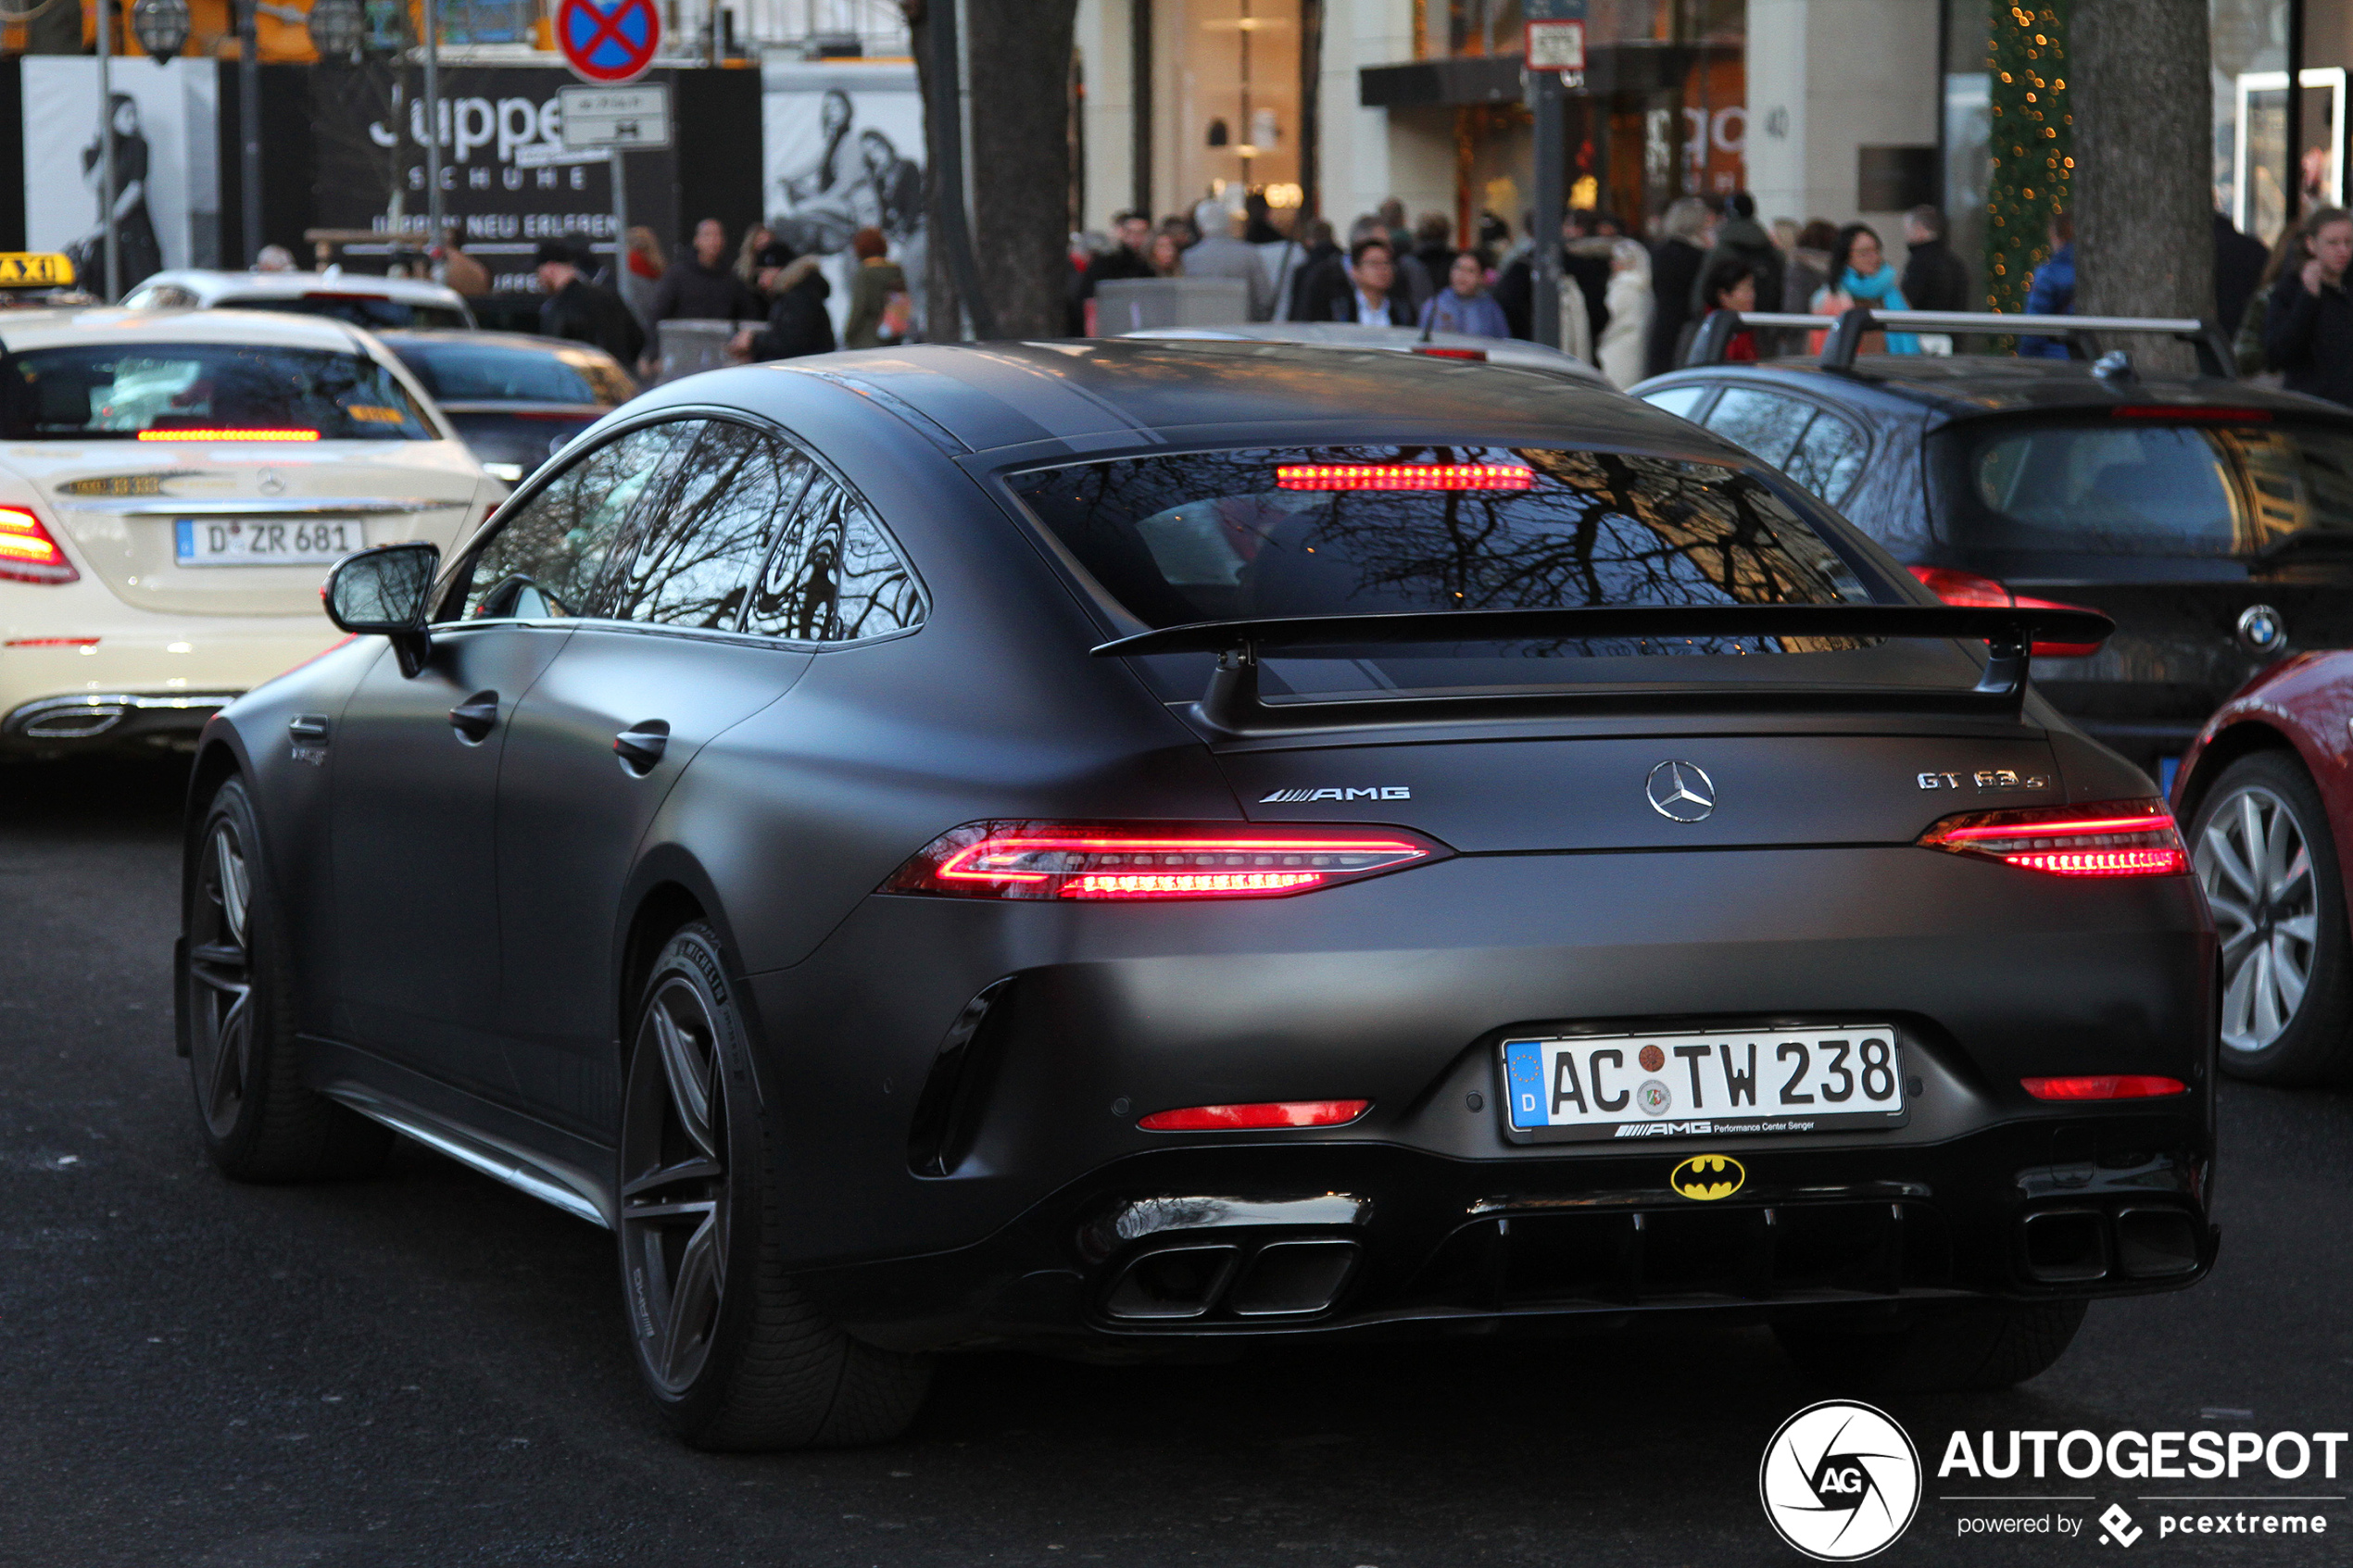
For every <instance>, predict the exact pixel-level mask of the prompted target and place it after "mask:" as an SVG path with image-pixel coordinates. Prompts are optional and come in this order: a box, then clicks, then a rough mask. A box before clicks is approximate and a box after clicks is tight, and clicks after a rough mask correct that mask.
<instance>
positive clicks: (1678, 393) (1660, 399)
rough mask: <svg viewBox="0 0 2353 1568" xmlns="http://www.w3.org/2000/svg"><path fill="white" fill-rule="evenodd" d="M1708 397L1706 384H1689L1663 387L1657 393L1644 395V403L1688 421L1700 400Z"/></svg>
mask: <svg viewBox="0 0 2353 1568" xmlns="http://www.w3.org/2000/svg"><path fill="white" fill-rule="evenodd" d="M1706 395H1707V383H1705V382H1687V383H1684V384H1683V385H1681V386H1663V387H1660V388H1659V389H1658V390H1657V391H1656V392H1646V393H1644V394H1642V401H1643V402H1645V403H1647V404H1649V405H1650V406H1651V407H1652V408H1664V409H1665V410H1666V411H1667V412H1668V413H1670V414H1673V415H1674V416H1675V417H1676V418H1678V419H1684V420H1688V419H1690V418H1691V417H1692V409H1693V408H1698V407H1699V400H1700V399H1701V398H1703V397H1705V396H1706Z"/></svg>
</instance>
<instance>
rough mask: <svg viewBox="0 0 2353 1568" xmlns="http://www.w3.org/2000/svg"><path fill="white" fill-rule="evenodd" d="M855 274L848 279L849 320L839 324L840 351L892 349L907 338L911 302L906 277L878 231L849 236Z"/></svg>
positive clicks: (862, 231)
mask: <svg viewBox="0 0 2353 1568" xmlns="http://www.w3.org/2000/svg"><path fill="white" fill-rule="evenodd" d="M849 250H850V254H851V255H853V256H855V257H857V258H858V270H857V271H855V272H853V273H851V274H850V277H849V320H847V321H845V322H843V323H842V329H841V342H842V346H843V347H844V348H895V347H897V346H898V345H900V343H902V342H904V341H905V340H906V337H907V329H908V325H909V323H910V320H911V318H912V315H913V304H914V302H913V300H912V297H911V296H910V295H909V294H908V292H907V274H906V273H905V272H904V271H903V270H900V265H899V263H897V262H896V261H893V260H892V259H891V258H890V255H889V252H890V242H889V241H887V240H886V239H884V238H883V232H882V231H881V230H880V229H874V228H866V229H861V230H859V231H858V232H856V233H854V234H852V235H850V236H849Z"/></svg>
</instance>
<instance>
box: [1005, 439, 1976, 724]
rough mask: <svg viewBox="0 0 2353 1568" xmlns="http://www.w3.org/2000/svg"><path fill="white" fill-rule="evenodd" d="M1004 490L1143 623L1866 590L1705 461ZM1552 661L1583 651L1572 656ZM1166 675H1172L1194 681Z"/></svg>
mask: <svg viewBox="0 0 2353 1568" xmlns="http://www.w3.org/2000/svg"><path fill="white" fill-rule="evenodd" d="M1009 483H1011V485H1012V487H1013V492H1014V494H1015V495H1018V496H1019V497H1020V498H1021V499H1022V500H1023V501H1024V502H1025V503H1026V505H1027V506H1028V508H1030V510H1031V511H1032V512H1033V513H1034V514H1035V515H1036V516H1037V518H1038V521H1040V522H1042V523H1043V524H1044V525H1045V527H1046V529H1047V531H1048V532H1049V533H1051V535H1052V536H1053V537H1054V538H1055V539H1056V540H1057V541H1059V542H1060V543H1061V544H1062V546H1063V547H1064V548H1065V549H1066V550H1067V551H1068V552H1069V554H1070V556H1071V557H1072V558H1075V560H1076V564H1078V565H1079V566H1080V567H1081V568H1083V569H1084V570H1085V571H1087V573H1088V574H1089V575H1090V576H1092V577H1093V578H1094V580H1095V581H1096V583H1099V584H1100V585H1101V587H1102V588H1103V590H1104V591H1105V592H1107V593H1108V594H1109V595H1110V596H1112V597H1113V598H1114V599H1115V600H1117V601H1118V602H1119V603H1120V604H1121V605H1122V606H1123V607H1125V608H1126V609H1127V610H1128V611H1129V612H1130V613H1132V614H1133V615H1135V616H1136V617H1137V619H1139V620H1140V621H1144V622H1145V623H1146V624H1148V625H1151V626H1155V627H1159V626H1176V625H1183V624H1185V623H1187V622H1190V621H1229V620H1243V619H1252V618H1259V617H1295V616H1318V615H1375V614H1382V613H1388V612H1397V611H1412V610H1446V609H1516V608H1549V607H1554V606H1559V607H1578V606H1633V605H1734V604H1792V605H1818V604H1841V603H1861V604H1868V603H1869V602H1871V595H1870V593H1869V589H1868V588H1867V587H1866V586H1865V584H1864V583H1863V581H1862V579H1861V578H1860V576H1859V575H1858V574H1857V572H1856V569H1855V568H1854V567H1853V566H1852V565H1851V564H1850V563H1849V562H1848V561H1847V560H1846V559H1845V558H1843V556H1841V555H1840V553H1839V552H1838V550H1837V549H1835V548H1834V547H1833V546H1831V543H1830V541H1829V540H1828V538H1827V537H1826V536H1825V535H1824V534H1823V533H1818V532H1817V531H1816V530H1815V529H1814V527H1813V526H1811V525H1810V524H1809V523H1808V522H1807V521H1806V519H1805V518H1804V517H1803V516H1801V515H1800V514H1799V513H1798V512H1797V511H1795V510H1794V509H1793V508H1792V507H1791V506H1790V505H1789V504H1788V503H1787V502H1785V501H1783V500H1782V499H1781V498H1780V496H1779V495H1776V494H1775V493H1774V492H1773V491H1771V490H1769V489H1768V488H1767V487H1766V486H1765V485H1764V484H1763V483H1761V482H1760V481H1758V480H1756V479H1755V478H1753V477H1751V476H1750V475H1747V474H1744V473H1742V472H1740V471H1738V470H1733V469H1730V468H1726V467H1722V466H1719V465H1717V464H1713V463H1703V462H1688V461H1683V460H1680V459H1676V458H1655V457H1643V456H1636V455H1629V454H1622V453H1606V452H1579V451H1557V450H1546V449H1539V448H1527V447H1512V448H1505V447H1486V446H1456V447H1405V448H1400V447H1365V448H1341V449H1322V450H1314V451H1301V450H1279V451H1278V450H1273V449H1265V448H1259V449H1251V450H1243V451H1227V452H1202V453H1190V454H1186V455H1182V456H1175V457H1154V458H1120V459H1116V460H1113V461H1108V462H1093V463H1079V464H1074V465H1071V466H1068V467H1063V468H1053V469H1044V470H1034V471H1031V472H1027V473H1021V474H1016V475H1013V477H1012V479H1011V480H1010V481H1009ZM1458 484H1459V485H1465V486H1468V487H1462V488H1457V487H1452V486H1454V485H1458ZM1944 646H1945V648H1946V651H1947V652H1949V651H1950V645H1944ZM1871 647H1872V645H1869V644H1867V643H1862V642H1856V641H1853V640H1849V639H1834V638H1807V639H1795V638H1791V639H1780V640H1776V639H1769V638H1682V637H1679V638H1672V639H1666V638H1661V639H1650V638H1629V639H1601V638H1579V639H1566V638H1554V639H1546V640H1541V641H1528V642H1516V643H1508V644H1506V643H1492V642H1487V643H1471V642H1466V643H1465V644H1462V645H1455V646H1450V647H1448V648H1445V649H1432V648H1430V647H1428V646H1420V647H1414V646H1404V647H1399V646H1390V647H1386V648H1375V647H1363V648H1338V649H1319V650H1314V653H1315V655H1316V657H1305V656H1302V657H1296V658H1277V659H1274V660H1272V661H1271V663H1270V666H1269V668H1270V671H1274V672H1275V673H1277V675H1278V676H1279V677H1280V681H1281V682H1282V683H1283V684H1289V685H1290V687H1291V688H1292V689H1294V690H1297V691H1302V692H1305V691H1311V690H1315V691H1320V690H1357V689H1363V688H1364V687H1366V686H1368V685H1369V686H1389V687H1401V688H1402V687H1412V688H1416V689H1422V688H1431V687H1477V686H1492V685H1496V684H1506V685H1524V684H1550V683H1557V682H1563V681H1572V680H1573V681H1579V682H1582V681H1589V680H1593V679H1601V678H1611V677H1612V676H1614V675H1616V674H1618V673H1623V671H1618V670H1616V669H1613V670H1611V671H1604V670H1603V669H1601V668H1600V666H1602V665H1603V664H1604V663H1612V664H1614V663H1615V661H1619V660H1643V659H1650V658H1652V657H1654V656H1658V655H1676V656H1699V657H1704V658H1714V659H1718V660H1722V661H1729V662H1732V663H1743V664H1746V665H1747V666H1749V667H1750V670H1751V672H1750V673H1749V674H1746V675H1743V676H1742V677H1740V678H1764V673H1765V672H1764V671H1762V670H1761V669H1758V668H1757V667H1758V666H1760V665H1769V664H1777V663H1780V662H1781V661H1780V660H1773V659H1766V660H1757V659H1754V658H1750V657H1748V656H1752V655H1755V654H1776V653H1820V654H1831V655H1841V656H1845V655H1858V650H1868V649H1870V648H1871ZM1858 656H1859V655H1858ZM1204 657H1205V656H1204ZM1871 657H1876V655H1872V656H1871ZM1564 659H1579V660H1583V661H1585V662H1583V663H1581V664H1579V665H1578V666H1576V667H1574V668H1573V669H1572V668H1568V667H1565V666H1564V665H1563V664H1562V663H1561V662H1560V661H1561V660H1564ZM1900 661H1901V660H1899V662H1900ZM1151 662H1153V663H1155V664H1158V663H1160V662H1162V661H1157V660H1156V661H1151ZM1884 662H1885V661H1884V660H1881V663H1884ZM1167 673H1168V675H1169V677H1170V679H1171V681H1172V682H1174V683H1175V684H1177V685H1183V684H1185V682H1186V681H1187V680H1188V679H1189V676H1188V675H1187V674H1186V673H1184V672H1180V671H1176V670H1175V669H1174V668H1173V667H1172V668H1171V669H1169V670H1168V671H1167ZM1686 673H1697V672H1696V671H1687V672H1686ZM1809 673H1810V674H1816V675H1821V674H1829V673H1831V672H1830V671H1820V670H1816V671H1809ZM1884 673H1886V671H1884V670H1882V671H1881V674H1884ZM1950 673H1951V672H1950V671H1949V670H1948V671H1944V676H1945V678H1950ZM1873 678H1874V679H1876V678H1878V677H1877V676H1874V677H1873ZM1897 678H1901V677H1900V676H1899V677H1897ZM1172 695H1174V694H1172ZM1186 695H1190V694H1189V692H1188V693H1187V694H1186Z"/></svg>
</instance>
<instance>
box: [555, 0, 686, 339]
mask: <svg viewBox="0 0 2353 1568" xmlns="http://www.w3.org/2000/svg"><path fill="white" fill-rule="evenodd" d="M556 49H557V51H558V52H559V53H560V54H561V55H562V56H563V57H564V64H566V65H568V66H570V67H571V68H572V73H573V75H574V76H576V77H578V78H580V80H581V81H583V82H588V83H589V84H590V85H589V86H587V87H566V88H564V89H562V90H561V91H560V92H559V93H558V94H556V96H557V100H558V102H560V104H561V105H562V106H563V111H562V112H563V128H564V129H563V139H564V146H565V147H566V148H567V149H573V148H578V149H586V148H591V147H603V148H605V149H606V150H607V151H606V161H607V167H608V168H609V169H610V170H611V174H612V292H613V293H615V294H619V295H623V297H624V298H625V297H626V295H625V294H624V293H623V285H624V283H625V282H626V279H627V272H626V269H627V267H628V265H629V179H628V164H627V162H626V160H625V159H624V158H623V156H622V149H623V148H624V147H666V146H668V145H670V89H669V88H667V87H660V86H657V87H634V88H633V87H628V86H626V85H625V84H626V83H628V82H635V81H636V80H637V78H639V77H640V76H643V75H644V74H645V73H646V68H647V67H648V66H650V65H652V64H653V63H654V56H655V55H657V54H659V53H660V52H661V12H660V11H659V10H657V9H656V8H655V7H654V6H653V4H652V0H560V4H559V5H558V6H557V7H556ZM598 88H610V89H615V91H610V92H598V91H597V90H596V89H598Z"/></svg>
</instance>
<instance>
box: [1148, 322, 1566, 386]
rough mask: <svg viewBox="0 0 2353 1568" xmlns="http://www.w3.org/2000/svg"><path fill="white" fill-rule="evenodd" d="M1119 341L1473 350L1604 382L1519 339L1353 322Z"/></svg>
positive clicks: (1158, 334) (1251, 325)
mask: <svg viewBox="0 0 2353 1568" xmlns="http://www.w3.org/2000/svg"><path fill="white" fill-rule="evenodd" d="M1119 335H1120V336H1122V337H1147V338H1157V339H1160V340H1161V341H1163V342H1176V341H1185V340H1191V341H1197V342H1215V341H1220V340H1224V341H1238V340H1250V341H1256V342H1260V343H1298V344H1306V345H1314V346H1316V347H1323V348H1380V349H1386V350H1388V351H1389V352H1390V353H1392V354H1409V353H1411V352H1413V350H1414V349H1416V348H1417V347H1428V348H1464V349H1478V351H1480V352H1481V353H1483V354H1484V355H1486V357H1487V358H1488V360H1489V361H1490V362H1491V363H1493V364H1498V365H1522V366H1526V367H1528V368H1529V369H1531V370H1550V371H1552V372H1554V374H1556V375H1564V376H1575V377H1578V378H1579V380H1583V381H1589V382H1592V383H1596V384H1600V385H1607V384H1608V381H1607V378H1606V377H1604V375H1603V374H1602V373H1601V371H1599V370H1595V369H1594V368H1593V367H1592V366H1591V365H1589V364H1587V363H1586V362H1585V361H1584V360H1582V359H1579V358H1578V357H1577V356H1576V355H1574V354H1568V353H1564V352H1563V351H1562V350H1560V349H1557V348H1554V347H1551V346H1549V345H1545V344H1541V343H1529V342H1528V341H1527V340H1526V339H1524V338H1514V337H1504V338H1495V337H1478V336H1475V335H1473V334H1472V333H1469V332H1429V333H1427V334H1426V333H1424V332H1422V330H1421V329H1420V328H1418V327H1368V326H1365V325H1363V324H1362V323H1360V322H1356V321H1237V322H1232V323H1228V324H1225V325H1220V326H1214V327H1147V328H1145V329H1144V330H1143V331H1141V332H1122V333H1120V334H1119Z"/></svg>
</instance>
